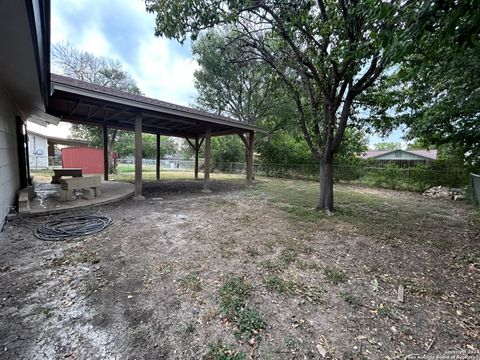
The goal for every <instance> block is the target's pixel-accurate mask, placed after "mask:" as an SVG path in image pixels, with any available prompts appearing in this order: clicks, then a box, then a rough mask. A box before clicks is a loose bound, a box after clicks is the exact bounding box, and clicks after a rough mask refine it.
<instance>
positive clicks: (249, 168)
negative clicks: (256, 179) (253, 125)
mask: <svg viewBox="0 0 480 360" xmlns="http://www.w3.org/2000/svg"><path fill="white" fill-rule="evenodd" d="M253 140H254V132H253V131H250V133H249V135H248V137H247V146H246V148H247V152H246V155H247V158H246V165H247V184H248V185H251V184H252V182H253Z"/></svg>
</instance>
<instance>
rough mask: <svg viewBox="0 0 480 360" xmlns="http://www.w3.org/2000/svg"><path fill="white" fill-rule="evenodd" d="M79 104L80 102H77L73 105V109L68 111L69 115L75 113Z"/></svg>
mask: <svg viewBox="0 0 480 360" xmlns="http://www.w3.org/2000/svg"><path fill="white" fill-rule="evenodd" d="M81 103H82V102H81V101H80V100H78V101H77V103H76V104H75V105H74V107H73V109H72V110H70V115H73V114H75V111H77V110H78V107H79V106H80V104H81Z"/></svg>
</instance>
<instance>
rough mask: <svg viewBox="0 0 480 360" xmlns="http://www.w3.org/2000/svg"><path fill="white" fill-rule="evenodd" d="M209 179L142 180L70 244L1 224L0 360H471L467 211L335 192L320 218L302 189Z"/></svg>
mask: <svg viewBox="0 0 480 360" xmlns="http://www.w3.org/2000/svg"><path fill="white" fill-rule="evenodd" d="M212 185H213V191H212V193H210V194H204V193H202V192H201V188H202V184H201V182H195V181H181V182H178V181H162V182H160V184H158V183H157V184H155V183H153V182H152V183H146V185H145V195H146V200H145V201H135V200H133V199H129V200H124V201H122V202H119V203H116V204H111V205H106V206H103V207H98V208H93V209H90V210H84V211H83V212H77V213H76V214H83V213H89V214H102V215H106V216H109V217H111V218H113V219H114V223H113V224H112V225H111V226H110V227H109V228H107V229H106V230H104V231H103V232H101V233H98V234H96V235H92V236H86V237H82V238H78V239H76V240H71V241H64V242H45V241H41V240H38V239H36V238H35V237H34V236H33V234H32V229H33V228H35V224H33V223H31V222H30V223H26V222H24V221H21V220H20V219H16V220H13V221H11V222H9V223H8V224H7V226H6V229H5V231H4V232H3V233H2V234H0V284H1V287H0V345H1V348H0V359H190V358H192V359H198V358H204V359H244V358H245V359H249V358H252V359H319V358H328V359H393V358H396V359H407V358H408V359H413V358H417V359H419V358H425V356H434V355H442V356H450V355H451V356H454V355H455V356H462V357H456V358H457V359H458V358H468V359H478V358H480V352H479V349H480V346H479V345H480V247H479V242H480V221H479V218H480V216H479V212H478V210H476V209H474V208H473V207H472V206H470V205H468V204H466V203H463V202H453V201H450V200H447V199H430V198H424V197H422V196H421V195H419V194H414V193H408V192H398V191H388V190H377V189H372V188H363V187H357V186H352V185H337V186H336V190H335V197H336V206H337V211H336V213H335V215H334V216H332V217H327V216H326V215H323V214H321V213H318V212H315V211H314V210H313V207H314V205H315V197H316V193H317V184H316V183H314V182H304V181H293V180H276V179H258V180H257V183H256V185H255V186H254V187H252V188H245V187H244V185H243V182H242V181H236V180H229V181H213V184H212ZM153 198H155V200H153ZM74 214H75V213H74ZM69 215H71V214H69ZM47 219H49V218H48V217H43V218H32V219H30V220H31V221H35V222H42V221H46V220H47ZM399 288H400V292H401V290H402V289H403V290H404V291H403V292H404V294H403V301H399ZM400 300H401V299H400ZM454 352H455V353H454ZM452 358H453V357H452Z"/></svg>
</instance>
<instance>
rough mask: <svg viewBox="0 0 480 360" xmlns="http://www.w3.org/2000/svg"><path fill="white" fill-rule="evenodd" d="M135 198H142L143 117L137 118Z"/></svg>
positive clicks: (138, 116)
mask: <svg viewBox="0 0 480 360" xmlns="http://www.w3.org/2000/svg"><path fill="white" fill-rule="evenodd" d="M135 198H137V199H143V196H142V115H141V114H137V116H136V117H135Z"/></svg>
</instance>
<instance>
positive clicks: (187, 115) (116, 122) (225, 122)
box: [49, 74, 266, 137]
mask: <svg viewBox="0 0 480 360" xmlns="http://www.w3.org/2000/svg"><path fill="white" fill-rule="evenodd" d="M51 80H52V90H53V94H52V96H51V97H50V102H49V113H51V114H53V115H55V116H60V117H63V119H64V120H66V121H72V122H84V123H90V122H91V123H101V124H106V125H108V126H112V127H115V126H116V127H117V128H120V127H125V128H127V129H128V128H133V124H134V118H135V112H138V111H140V112H141V113H142V114H143V115H144V116H145V118H147V120H148V118H150V120H148V121H146V123H145V126H144V130H146V132H156V129H158V132H161V133H163V134H165V135H173V136H192V137H195V136H198V135H201V134H203V133H204V132H205V125H207V124H209V125H210V126H212V135H216V134H218V135H221V134H222V135H223V134H227V133H229V132H230V133H237V132H239V131H252V130H253V131H259V132H266V131H265V130H264V129H262V128H259V127H257V126H254V125H250V124H246V123H243V122H240V121H237V120H234V119H232V118H229V117H226V116H222V115H217V114H213V113H210V112H207V111H203V110H198V109H192V108H189V107H186V106H181V105H176V104H172V103H168V102H165V101H161V100H157V99H153V98H149V97H145V96H141V95H135V94H131V93H127V92H124V91H120V90H117V89H112V88H109V87H105V86H100V85H96V84H92V83H89V82H85V81H81V80H77V79H72V78H69V77H66V76H63V75H57V74H51ZM108 112H109V113H108ZM115 113H116V114H118V115H115ZM112 114H113V115H112ZM109 122H110V123H109ZM147 123H148V124H147ZM162 129H163V130H164V131H162Z"/></svg>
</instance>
